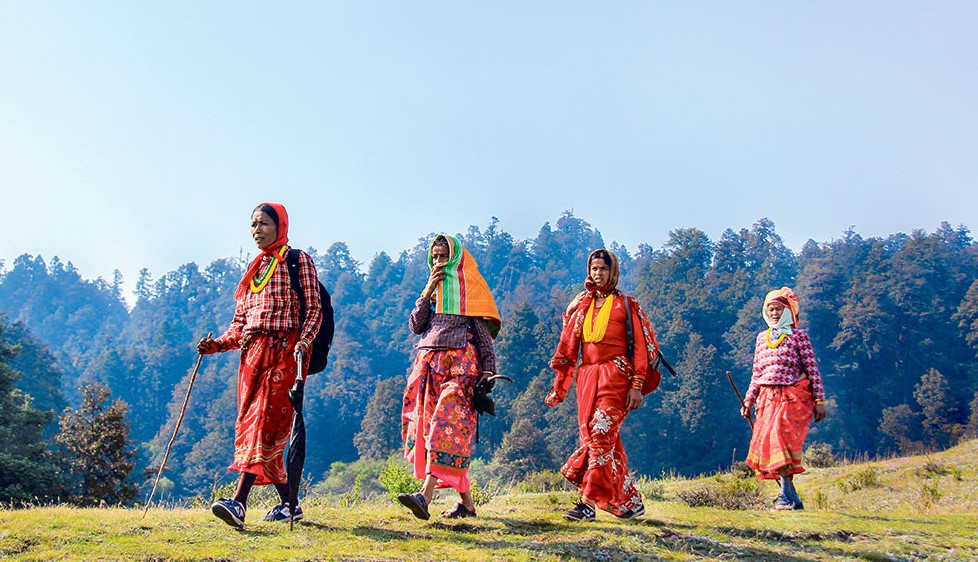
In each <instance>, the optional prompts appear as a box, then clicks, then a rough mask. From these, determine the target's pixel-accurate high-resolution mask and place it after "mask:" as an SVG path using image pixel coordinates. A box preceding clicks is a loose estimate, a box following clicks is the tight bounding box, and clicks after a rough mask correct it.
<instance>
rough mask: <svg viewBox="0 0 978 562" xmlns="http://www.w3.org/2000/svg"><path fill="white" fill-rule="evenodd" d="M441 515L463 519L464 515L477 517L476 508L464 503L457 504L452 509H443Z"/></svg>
mask: <svg viewBox="0 0 978 562" xmlns="http://www.w3.org/2000/svg"><path fill="white" fill-rule="evenodd" d="M439 517H444V518H445V519H462V518H463V517H475V510H474V509H469V508H467V507H465V504H463V503H457V504H455V507H453V508H452V509H449V510H446V511H442V512H441V515H439Z"/></svg>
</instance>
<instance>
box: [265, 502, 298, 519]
mask: <svg viewBox="0 0 978 562" xmlns="http://www.w3.org/2000/svg"><path fill="white" fill-rule="evenodd" d="M289 520H292V521H301V520H302V506H301V505H300V506H298V507H296V508H295V513H293V512H292V510H291V509H289V504H287V503H280V504H278V505H276V506H275V507H273V508H272V510H271V511H269V512H268V513H267V514H266V515H265V517H264V518H263V519H262V521H289Z"/></svg>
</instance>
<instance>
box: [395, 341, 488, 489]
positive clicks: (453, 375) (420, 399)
mask: <svg viewBox="0 0 978 562" xmlns="http://www.w3.org/2000/svg"><path fill="white" fill-rule="evenodd" d="M478 380H479V357H478V353H477V352H476V349H475V346H474V345H473V344H472V343H471V341H470V342H468V343H466V344H465V346H464V347H462V348H460V349H438V350H431V349H422V350H419V351H418V355H417V357H416V358H415V360H414V368H413V369H412V371H411V375H410V377H409V378H408V382H407V386H406V387H405V389H404V402H403V408H402V410H401V438H402V439H403V440H404V458H406V459H407V461H408V462H409V463H411V465H412V466H413V467H414V477H415V478H418V479H419V480H421V479H424V478H425V476H426V475H428V474H433V475H434V476H436V477H437V478H438V486H439V487H442V488H445V487H451V488H454V489H455V490H457V491H458V492H460V493H463V494H464V493H465V492H468V491H469V488H470V486H471V483H470V482H469V463H470V461H471V459H472V445H473V442H474V441H475V430H476V422H477V416H478V414H477V413H476V411H475V405H474V403H473V398H474V396H475V384H476V382H477V381H478Z"/></svg>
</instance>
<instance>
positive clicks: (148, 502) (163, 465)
mask: <svg viewBox="0 0 978 562" xmlns="http://www.w3.org/2000/svg"><path fill="white" fill-rule="evenodd" d="M212 334H213V332H208V333H207V338H208V339H209V338H210V337H211V335H212ZM203 359H204V354H203V353H198V354H197V364H196V365H194V372H193V373H191V375H190V384H189V385H188V386H187V396H186V397H184V399H183V408H181V409H180V416H179V417H177V426H176V427H174V428H173V436H172V437H170V442H169V443H167V444H166V453H164V454H163V462H162V463H160V471H159V472H158V473H156V482H153V491H152V492H150V493H149V499H148V500H146V509H144V510H143V517H142V518H143V519H145V518H146V512H148V511H149V506H150V505H152V503H153V496H154V495H156V487H157V486H159V485H160V477H161V476H163V469H164V468H166V461H167V459H169V458H170V449H171V448H172V447H173V442H174V441H176V440H177V432H178V431H180V424H181V423H183V415H184V414H186V413H187V404H188V403H189V402H190V391H191V390H193V388H194V380H196V379H197V370H198V369H200V362H201V361H202V360H203Z"/></svg>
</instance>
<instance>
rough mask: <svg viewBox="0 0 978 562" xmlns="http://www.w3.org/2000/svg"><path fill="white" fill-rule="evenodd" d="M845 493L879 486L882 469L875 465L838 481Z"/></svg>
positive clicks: (837, 483)
mask: <svg viewBox="0 0 978 562" xmlns="http://www.w3.org/2000/svg"><path fill="white" fill-rule="evenodd" d="M836 485H837V486H838V487H839V489H840V490H842V492H843V493H846V494H848V493H850V492H855V491H856V490H863V489H866V488H877V487H879V485H880V471H879V469H878V468H876V467H875V466H871V467H869V468H866V469H864V470H860V471H857V472H853V473H852V474H850V475H849V476H848V477H846V478H843V479H841V480H839V481H838V482H836Z"/></svg>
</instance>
